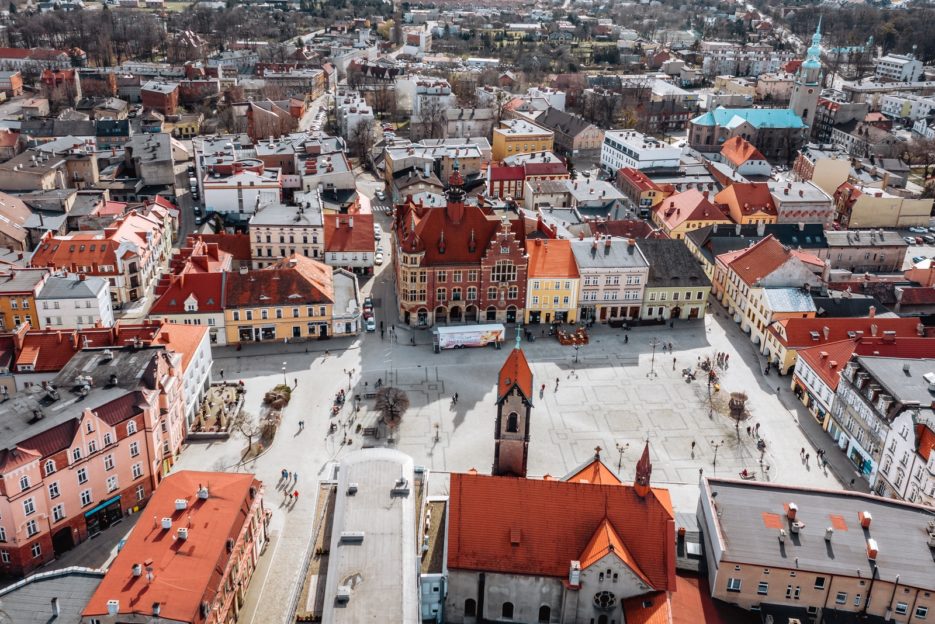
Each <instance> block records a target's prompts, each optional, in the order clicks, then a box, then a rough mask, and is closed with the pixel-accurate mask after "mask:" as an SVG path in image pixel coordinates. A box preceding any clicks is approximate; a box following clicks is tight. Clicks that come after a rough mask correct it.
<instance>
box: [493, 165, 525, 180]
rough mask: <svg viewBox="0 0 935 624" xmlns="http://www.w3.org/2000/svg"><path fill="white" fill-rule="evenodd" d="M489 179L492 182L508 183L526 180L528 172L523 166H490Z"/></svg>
mask: <svg viewBox="0 0 935 624" xmlns="http://www.w3.org/2000/svg"><path fill="white" fill-rule="evenodd" d="M489 177H490V181H491V182H506V181H511V180H512V181H515V180H525V179H526V170H525V169H523V166H522V165H516V166H514V167H510V166H507V165H490V169H489Z"/></svg>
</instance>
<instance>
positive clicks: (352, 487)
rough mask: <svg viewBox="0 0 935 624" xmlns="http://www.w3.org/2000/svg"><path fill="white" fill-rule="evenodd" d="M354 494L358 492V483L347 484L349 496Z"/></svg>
mask: <svg viewBox="0 0 935 624" xmlns="http://www.w3.org/2000/svg"><path fill="white" fill-rule="evenodd" d="M354 494H357V484H356V483H348V484H347V495H348V496H353V495H354Z"/></svg>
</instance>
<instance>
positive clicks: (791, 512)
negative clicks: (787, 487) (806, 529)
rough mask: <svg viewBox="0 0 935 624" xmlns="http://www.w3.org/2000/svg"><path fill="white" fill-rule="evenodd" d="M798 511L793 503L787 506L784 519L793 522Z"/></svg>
mask: <svg viewBox="0 0 935 624" xmlns="http://www.w3.org/2000/svg"><path fill="white" fill-rule="evenodd" d="M798 511H799V506H798V505H796V504H795V503H789V505H788V506H787V507H786V517H787V518H789V519H790V520H795V514H796V513H798Z"/></svg>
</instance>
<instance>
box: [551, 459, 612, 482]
mask: <svg viewBox="0 0 935 624" xmlns="http://www.w3.org/2000/svg"><path fill="white" fill-rule="evenodd" d="M563 481H575V482H576V483H596V484H598V485H622V484H623V482H622V481H621V480H620V478H619V477H618V476H617V475H616V474H614V471H613V470H611V469H610V468H608V467H607V466H606V465H605V464H604V462H602V461H601V459H600V457H595V458H594V459H593V460H592V461H591V462H589V463H587V464H585V465H584V467H582V468H581V469H579V470H576V471H575V472H574V473H573V474H571V475H569V476H567V477H565V478H564V479H563Z"/></svg>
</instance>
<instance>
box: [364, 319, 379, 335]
mask: <svg viewBox="0 0 935 624" xmlns="http://www.w3.org/2000/svg"><path fill="white" fill-rule="evenodd" d="M364 328H365V329H366V330H367V331H368V332H375V331H377V323H376V321H374V320H373V317H372V316H371V317H370V318H368V319H364Z"/></svg>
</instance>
